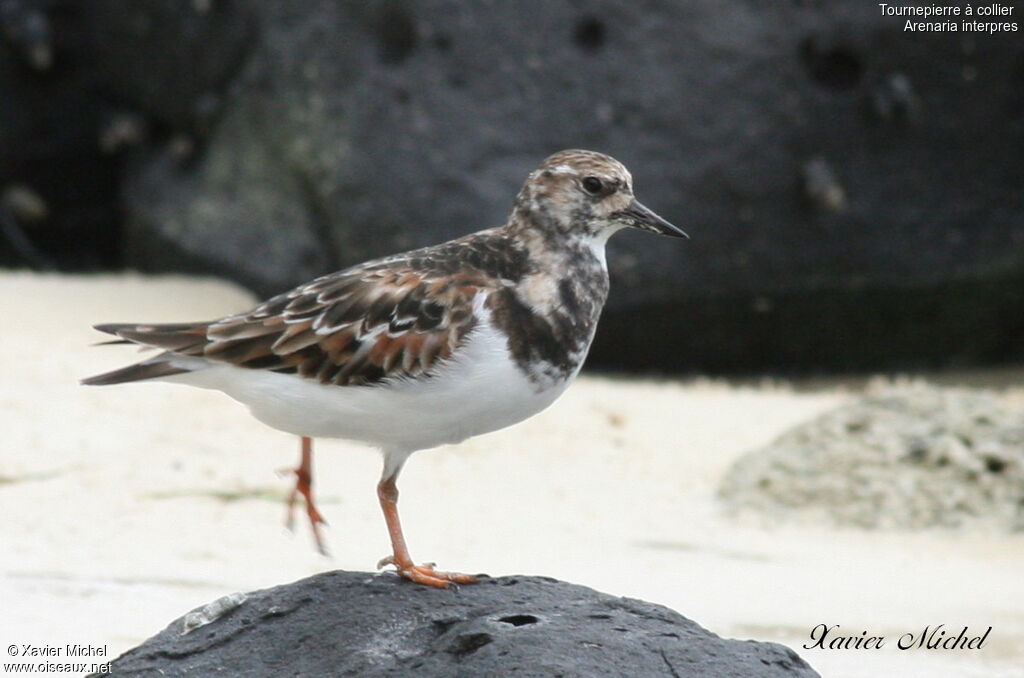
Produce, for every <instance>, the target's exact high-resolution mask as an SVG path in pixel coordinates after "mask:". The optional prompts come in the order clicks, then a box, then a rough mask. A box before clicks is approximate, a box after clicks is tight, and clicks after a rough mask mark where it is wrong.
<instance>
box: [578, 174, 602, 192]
mask: <svg viewBox="0 0 1024 678" xmlns="http://www.w3.org/2000/svg"><path fill="white" fill-rule="evenodd" d="M602 188H604V184H602V183H601V180H600V179H598V178H597V177H585V178H584V179H583V190H584V191H586V192H587V193H589V194H591V195H597V194H598V193H600V192H601V189H602Z"/></svg>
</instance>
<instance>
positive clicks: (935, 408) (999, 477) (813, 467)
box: [720, 386, 1024, 532]
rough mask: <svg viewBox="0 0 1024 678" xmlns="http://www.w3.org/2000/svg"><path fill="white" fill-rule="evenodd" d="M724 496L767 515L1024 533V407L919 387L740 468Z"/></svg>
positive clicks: (836, 415)
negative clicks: (1023, 410)
mask: <svg viewBox="0 0 1024 678" xmlns="http://www.w3.org/2000/svg"><path fill="white" fill-rule="evenodd" d="M720 495H721V497H722V499H723V500H724V501H725V502H726V504H727V505H728V506H729V507H730V508H731V509H733V510H734V511H737V512H740V513H743V512H755V513H756V514H757V515H759V516H761V517H762V519H768V520H772V519H778V518H790V519H791V518H803V519H807V520H817V519H819V518H821V517H825V518H827V519H829V520H831V521H833V522H834V523H836V524H840V525H853V526H858V527H869V528H876V527H877V528H896V529H921V528H931V527H944V528H945V527H972V528H974V529H985V528H987V529H993V530H999V531H1005V532H1021V531H1024V412H1021V411H1015V410H1011V409H1008V408H1005V407H1003V406H1001V405H1000V403H999V401H998V400H997V399H996V398H995V397H993V396H992V395H989V394H985V393H983V392H972V391H966V390H957V389H943V388H937V387H931V386H918V387H916V388H912V389H909V390H901V391H893V392H888V393H881V394H878V395H875V396H871V397H868V398H866V399H864V400H862V401H861V402H858V403H855V404H853V405H847V406H844V407H840V408H838V409H836V410H833V411H832V412H829V413H827V414H824V415H822V416H821V417H818V418H817V419H815V420H813V421H811V422H808V423H806V424H802V425H800V426H797V427H796V428H794V429H792V430H790V431H788V432H787V433H785V434H783V435H782V436H781V437H780V438H779V439H778V440H776V441H775V442H773V443H772V444H771V445H769V446H768V447H767V448H765V449H762V450H758V451H756V452H752V453H750V454H748V455H746V456H744V457H742V458H740V459H739V460H737V461H736V463H735V464H734V465H733V467H732V468H731V469H730V471H729V472H728V474H727V475H726V477H725V479H724V481H723V483H722V487H721V490H720Z"/></svg>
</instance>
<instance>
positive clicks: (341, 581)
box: [109, 572, 818, 678]
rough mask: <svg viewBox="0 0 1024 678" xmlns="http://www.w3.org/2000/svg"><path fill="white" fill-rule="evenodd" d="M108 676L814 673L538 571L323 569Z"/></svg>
mask: <svg viewBox="0 0 1024 678" xmlns="http://www.w3.org/2000/svg"><path fill="white" fill-rule="evenodd" d="M109 675H113V676H137V675H160V676H212V675H217V676H246V677H247V678H258V677H260V676H282V675H289V676H318V677H324V678H326V677H329V676H360V677H365V678H372V677H374V676H396V677H397V676H411V675H415V676H453V677H454V676H466V677H468V676H474V677H476V676H495V677H497V676H513V675H514V676H538V677H540V676H666V677H673V676H674V677H676V678H678V677H680V676H695V677H696V676H700V677H701V678H716V677H721V678H726V677H733V676H766V677H768V676H807V677H810V676H817V675H818V674H817V673H816V672H815V671H814V670H813V669H811V668H810V667H809V666H808V665H807V664H806V663H805V662H804V661H803V660H802V659H800V657H799V656H797V655H796V653H794V652H793V651H792V650H790V649H788V648H786V647H784V646H782V645H777V644H774V643H761V642H756V641H739V640H726V639H723V638H719V637H718V636H716V635H714V634H712V633H710V632H708V631H706V630H705V629H703V628H701V627H700V626H698V625H697V624H695V623H694V622H692V621H690V620H688V619H686V618H684V617H682V616H681V615H679V614H677V613H676V612H673V611H671V610H669V609H667V608H664V607H661V606H659V605H654V604H651V603H645V602H642V601H638V600H631V599H628V598H617V597H614V596H609V595H606V594H602V593H598V592H596V591H593V590H591V589H587V588H584V587H582V586H576V585H573V584H566V583H564V582H559V581H556V580H553V579H547V578H543V577H502V578H499V579H485V580H484V581H483V582H482V583H480V584H477V585H473V586H464V587H462V588H460V589H458V590H449V591H439V590H434V589H428V588H426V587H422V586H416V585H412V584H409V583H408V582H404V581H400V580H399V579H398V578H397V577H395V576H393V575H372V574H367V573H358V572H328V573H324V574H320V575H317V576H314V577H310V578H308V579H304V580H301V581H298V582H295V583H293V584H287V585H284V586H278V587H275V588H272V589H267V590H264V591H256V592H254V593H250V594H248V595H244V594H235V595H233V596H229V597H225V598H222V599H220V600H218V601H214V602H213V603H211V604H210V605H207V606H205V607H204V608H200V609H199V610H195V611H193V612H191V613H189V614H188V615H185V616H184V617H182V618H181V619H178V620H176V621H174V622H172V623H171V624H170V626H168V627H167V628H166V629H164V630H163V631H162V632H160V633H159V634H157V635H156V636H154V637H153V638H151V639H149V640H148V641H146V642H145V643H144V644H142V645H140V646H139V647H137V648H135V649H134V650H131V651H129V652H127V653H126V654H124V655H122V656H121V657H119V658H118V659H117V660H116V661H114V662H113V666H112V672H111V674H109Z"/></svg>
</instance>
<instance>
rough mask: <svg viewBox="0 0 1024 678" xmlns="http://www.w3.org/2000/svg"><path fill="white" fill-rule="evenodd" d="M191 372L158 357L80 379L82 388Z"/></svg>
mask: <svg viewBox="0 0 1024 678" xmlns="http://www.w3.org/2000/svg"><path fill="white" fill-rule="evenodd" d="M191 371H192V370H187V369H185V368H182V367H176V366H175V365H172V364H171V363H170V362H168V361H167V360H166V359H165V358H163V357H162V356H158V357H156V358H152V359H150V360H146V361H143V362H141V363H135V364H134V365H128V366H127V367H122V368H120V369H117V370H112V371H110V372H104V373H103V374H97V375H95V376H92V377H87V378H86V379H82V381H81V384H82V385H84V386H109V385H110V384H123V383H125V382H129V381H144V380H146V379H158V378H160V377H169V376H171V375H173V374H182V373H184V372H191Z"/></svg>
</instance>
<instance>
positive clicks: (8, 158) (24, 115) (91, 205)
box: [0, 0, 255, 270]
mask: <svg viewBox="0 0 1024 678" xmlns="http://www.w3.org/2000/svg"><path fill="white" fill-rule="evenodd" d="M254 19H255V15H254V14H253V13H252V12H251V11H250V10H249V9H248V8H247V7H245V5H244V3H241V2H234V1H233V0H216V1H214V0H209V1H208V2H202V1H200V0H196V1H194V2H182V1H180V0H136V1H133V2H130V3H125V2H119V1H118V0H89V2H77V1H76V0H0V192H5V191H7V190H8V189H9V188H10V187H15V188H18V189H21V188H22V187H24V188H27V189H28V190H31V191H32V192H33V193H34V194H36V195H38V196H39V197H40V198H41V199H42V201H43V203H44V204H45V205H46V215H45V217H44V218H42V219H39V220H36V221H26V220H23V219H19V218H18V215H17V214H13V213H12V211H11V210H9V209H5V205H3V204H0V226H2V228H3V230H2V231H0V265H25V264H28V265H33V266H35V267H49V266H59V267H60V268H62V269H65V270H81V269H91V268H98V267H111V266H114V265H116V264H117V263H119V259H120V255H121V252H120V250H121V246H122V243H121V241H120V236H121V229H120V223H119V222H120V219H121V211H120V209H119V195H120V179H121V170H122V164H123V160H124V151H126V150H130V149H131V147H132V146H134V145H138V144H140V143H142V142H144V141H145V140H146V139H147V138H148V139H150V140H151V142H152V143H155V144H159V145H163V144H165V143H170V142H169V140H170V139H174V138H178V136H179V135H182V134H187V135H192V136H199V135H201V134H202V133H204V132H205V130H206V129H208V127H209V126H210V125H211V124H212V123H213V121H214V120H215V118H216V114H217V113H218V110H219V102H220V100H221V98H222V93H223V91H224V90H225V88H226V87H227V84H228V81H229V79H230V77H231V76H232V75H233V74H234V73H235V71H237V70H238V68H239V67H240V65H241V63H242V59H243V56H244V52H243V49H242V47H243V46H244V45H245V44H246V43H247V41H248V39H249V36H250V35H251V34H252V32H253V30H254V27H255V23H254ZM12 233H13V236H12Z"/></svg>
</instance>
